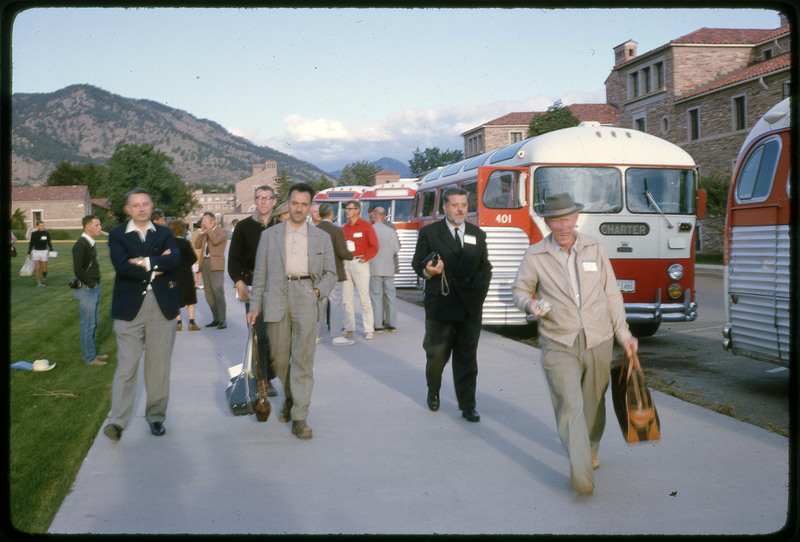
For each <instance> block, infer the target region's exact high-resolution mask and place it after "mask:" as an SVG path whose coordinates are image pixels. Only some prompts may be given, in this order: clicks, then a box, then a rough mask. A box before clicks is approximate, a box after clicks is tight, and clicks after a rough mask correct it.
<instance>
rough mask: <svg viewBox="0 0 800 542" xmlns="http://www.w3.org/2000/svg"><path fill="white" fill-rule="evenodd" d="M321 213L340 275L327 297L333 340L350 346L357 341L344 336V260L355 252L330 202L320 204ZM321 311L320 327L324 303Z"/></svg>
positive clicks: (321, 224) (351, 257)
mask: <svg viewBox="0 0 800 542" xmlns="http://www.w3.org/2000/svg"><path fill="white" fill-rule="evenodd" d="M319 215H320V217H321V220H320V222H319V225H318V226H317V227H318V228H319V229H321V230H323V231H325V232H327V233H328V235H330V236H331V242H332V243H333V256H334V260H335V261H336V274H337V276H338V280H337V282H336V285H335V286H334V287H333V290H331V293H330V294H329V295H328V296H327V298H325V299H327V300H328V306H329V308H330V313H331V319H330V328H331V337H333V339H332V341H331V342H332V343H333V344H334V345H335V346H350V345H352V344H355V341H353V340H352V339H348V338H347V337H342V331H343V330H344V306H343V305H342V285H343V284H344V281H346V280H347V272H346V271H345V270H344V262H345V260H352V259H353V253H352V252H350V251H349V250H348V249H347V241H346V240H345V238H344V232H343V231H342V228H340V227H339V226H337V225H336V224H334V223H333V207H331V206H330V204H328V203H323V204H322V205H320V206H319ZM320 312H321V313H322V315H321V317H320V318H321V323H320V327H322V324H324V323H325V305H324V304H322V305H321V307H320ZM320 336H321V334H320V331H318V332H317V337H318V338H319V337H320ZM317 342H319V341H317Z"/></svg>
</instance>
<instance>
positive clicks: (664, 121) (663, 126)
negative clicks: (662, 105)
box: [661, 117, 669, 135]
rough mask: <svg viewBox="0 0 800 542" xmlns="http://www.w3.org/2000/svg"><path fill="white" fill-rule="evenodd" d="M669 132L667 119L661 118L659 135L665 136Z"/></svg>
mask: <svg viewBox="0 0 800 542" xmlns="http://www.w3.org/2000/svg"><path fill="white" fill-rule="evenodd" d="M667 132H669V117H663V118H662V119H661V133H663V134H665V135H666V133H667Z"/></svg>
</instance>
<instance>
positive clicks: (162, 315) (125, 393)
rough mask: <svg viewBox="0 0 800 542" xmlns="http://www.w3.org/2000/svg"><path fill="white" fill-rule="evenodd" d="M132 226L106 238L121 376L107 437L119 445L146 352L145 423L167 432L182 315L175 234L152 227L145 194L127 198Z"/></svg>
mask: <svg viewBox="0 0 800 542" xmlns="http://www.w3.org/2000/svg"><path fill="white" fill-rule="evenodd" d="M124 208H125V212H126V213H127V214H128V216H130V220H128V221H127V222H125V223H123V224H120V225H119V226H117V227H116V228H114V229H113V230H111V231H110V232H109V234H108V249H109V252H110V254H111V263H112V264H113V265H114V269H115V271H116V278H115V279H114V294H113V296H112V300H111V317H112V318H114V333H115V334H116V336H117V370H116V373H115V374H114V383H113V387H112V390H111V416H110V419H109V423H108V425H106V427H105V429H104V432H105V434H106V435H107V436H108V437H109V438H110V439H112V440H119V439H120V437H121V436H122V431H123V430H124V429H125V428H126V427H127V425H128V422H129V421H130V418H131V414H132V413H133V404H134V400H135V398H136V381H137V378H136V374H137V372H138V368H139V359H140V358H141V355H142V351H143V350H144V380H145V389H146V392H147V403H146V407H145V418H146V419H147V422H148V423H149V424H150V431H151V432H152V433H153V434H154V435H156V436H161V435H163V434H164V433H165V432H166V429H165V428H164V419H165V418H166V411H167V402H168V400H169V372H170V360H171V357H172V348H173V345H174V344H175V325H173V324H172V323H171V322H172V320H174V319H175V318H176V317H177V316H178V314H179V307H178V306H179V301H178V289H177V287H176V284H175V280H174V278H173V276H172V270H173V269H175V268H177V266H178V263H179V261H180V252H179V250H178V246H177V244H176V243H175V237H174V236H173V233H172V230H171V229H170V228H168V227H166V226H159V225H156V224H153V223H152V222H151V221H150V216H151V214H152V212H153V201H152V199H151V198H150V193H149V192H148V191H147V190H145V189H144V188H134V189H133V190H131V191H130V192H128V193H127V194H126V195H125V207H124Z"/></svg>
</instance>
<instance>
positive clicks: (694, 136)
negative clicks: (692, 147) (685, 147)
mask: <svg viewBox="0 0 800 542" xmlns="http://www.w3.org/2000/svg"><path fill="white" fill-rule="evenodd" d="M687 116H688V118H687V122H688V128H689V133H688V136H689V140H690V141H696V140H698V139H700V110H699V109H697V108H695V109H690V110H689V111H688V112H687Z"/></svg>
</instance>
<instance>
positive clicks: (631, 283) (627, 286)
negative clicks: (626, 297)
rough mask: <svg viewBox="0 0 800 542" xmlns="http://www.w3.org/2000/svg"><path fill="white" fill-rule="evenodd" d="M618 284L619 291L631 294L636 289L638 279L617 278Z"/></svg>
mask: <svg viewBox="0 0 800 542" xmlns="http://www.w3.org/2000/svg"><path fill="white" fill-rule="evenodd" d="M617 286H619V291H620V292H624V293H626V294H631V293H633V292H635V291H636V281H635V280H621V279H617Z"/></svg>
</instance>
